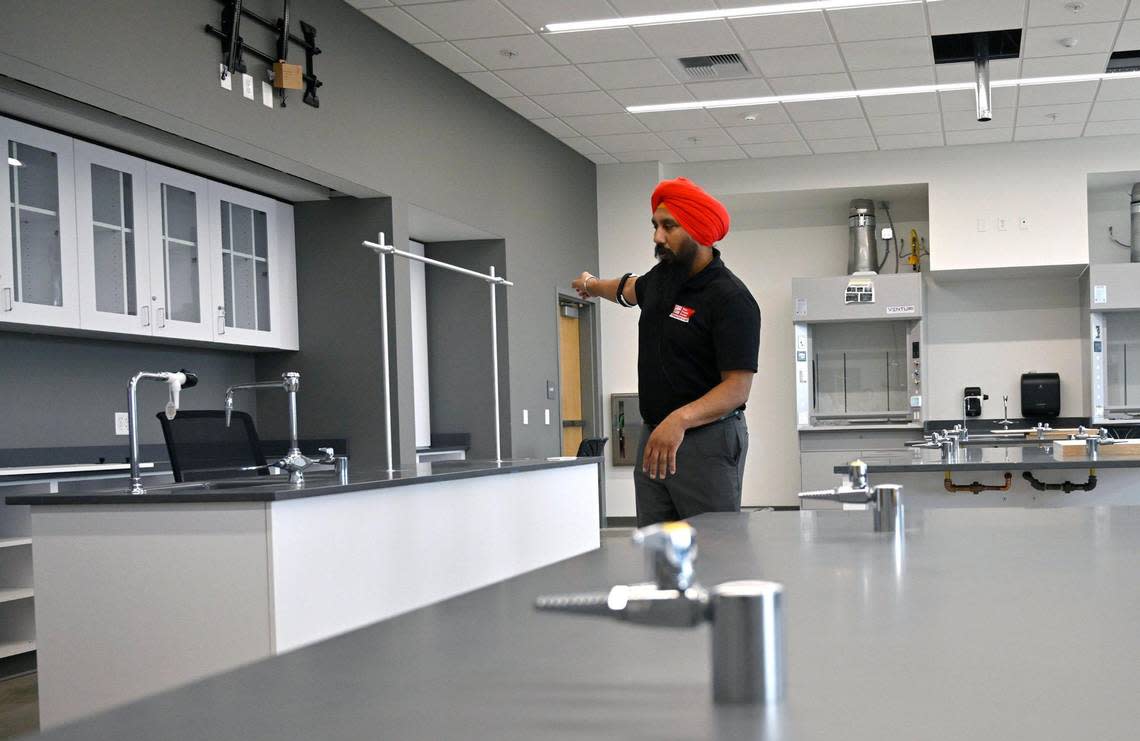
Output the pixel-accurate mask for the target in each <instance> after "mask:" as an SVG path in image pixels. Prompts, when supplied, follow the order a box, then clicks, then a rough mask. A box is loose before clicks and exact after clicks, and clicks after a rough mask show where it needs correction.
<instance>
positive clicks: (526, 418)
mask: <svg viewBox="0 0 1140 741" xmlns="http://www.w3.org/2000/svg"><path fill="white" fill-rule="evenodd" d="M523 424H524V425H529V424H530V411H529V410H526V409H524V410H523Z"/></svg>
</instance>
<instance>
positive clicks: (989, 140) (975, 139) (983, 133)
mask: <svg viewBox="0 0 1140 741" xmlns="http://www.w3.org/2000/svg"><path fill="white" fill-rule="evenodd" d="M1008 141H1013V127H1009V128H1001V129H979V130H978V131H947V132H946V143H947V144H948V145H950V146H954V145H958V144H996V143H998V142H1008Z"/></svg>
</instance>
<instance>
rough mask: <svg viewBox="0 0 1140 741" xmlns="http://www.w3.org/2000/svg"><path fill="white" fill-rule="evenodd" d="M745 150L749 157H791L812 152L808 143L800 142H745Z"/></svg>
mask: <svg viewBox="0 0 1140 741" xmlns="http://www.w3.org/2000/svg"><path fill="white" fill-rule="evenodd" d="M744 151H745V152H748V156H749V157H757V158H761V157H790V156H792V155H797V154H811V150H810V149H808V145H807V144H804V143H803V142H802V141H798V142H773V143H771V144H745V145H744Z"/></svg>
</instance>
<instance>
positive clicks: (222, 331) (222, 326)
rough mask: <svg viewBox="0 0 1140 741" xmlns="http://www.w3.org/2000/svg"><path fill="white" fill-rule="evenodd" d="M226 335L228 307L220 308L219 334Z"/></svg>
mask: <svg viewBox="0 0 1140 741" xmlns="http://www.w3.org/2000/svg"><path fill="white" fill-rule="evenodd" d="M225 333H226V307H225V306H224V305H223V306H219V307H218V334H225Z"/></svg>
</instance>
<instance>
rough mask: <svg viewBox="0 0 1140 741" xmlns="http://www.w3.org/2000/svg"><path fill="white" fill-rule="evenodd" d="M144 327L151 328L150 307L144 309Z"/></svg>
mask: <svg viewBox="0 0 1140 741" xmlns="http://www.w3.org/2000/svg"><path fill="white" fill-rule="evenodd" d="M142 325H143V326H144V327H149V326H150V307H149V306H144V307H142Z"/></svg>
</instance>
